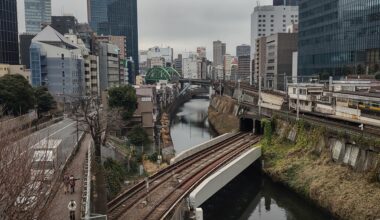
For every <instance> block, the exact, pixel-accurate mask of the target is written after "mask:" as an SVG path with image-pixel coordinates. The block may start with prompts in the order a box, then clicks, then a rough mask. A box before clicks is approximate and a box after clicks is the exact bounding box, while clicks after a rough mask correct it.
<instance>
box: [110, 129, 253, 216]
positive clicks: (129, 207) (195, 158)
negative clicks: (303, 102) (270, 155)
mask: <svg viewBox="0 0 380 220" xmlns="http://www.w3.org/2000/svg"><path fill="white" fill-rule="evenodd" d="M255 142H257V138H254V137H252V136H250V135H249V134H244V133H238V134H236V135H235V136H233V137H231V138H229V139H227V140H226V141H224V142H222V143H218V144H216V145H214V146H213V147H212V148H208V149H205V150H203V151H200V152H198V153H196V154H194V155H192V156H190V157H188V158H186V159H184V160H182V161H179V162H177V163H175V164H173V165H171V166H169V167H167V168H165V169H163V170H161V171H160V172H158V173H156V174H154V175H153V176H151V177H150V178H149V183H150V187H149V189H150V192H149V193H147V192H146V188H145V187H146V186H145V182H140V183H138V184H137V185H135V186H134V187H132V188H131V189H129V190H127V191H125V192H124V193H122V194H121V195H119V196H118V197H116V198H115V199H114V200H112V201H111V202H109V203H108V213H109V214H108V217H109V218H110V219H136V220H137V219H160V218H159V217H157V215H158V213H161V214H163V213H165V211H166V210H165V208H163V207H162V206H160V204H164V207H166V206H168V204H167V201H169V200H167V199H166V197H168V196H171V198H172V199H173V196H175V195H176V198H178V197H180V196H181V195H184V194H183V193H184V191H185V190H184V189H186V188H189V185H188V183H192V182H193V180H194V178H196V177H198V176H197V174H198V175H199V173H201V172H202V170H203V171H204V170H207V171H208V172H210V170H209V169H210V167H213V168H215V169H217V168H216V167H217V166H216V165H215V164H216V163H217V162H219V164H222V163H221V161H220V160H222V159H224V160H226V157H227V155H229V156H230V157H232V156H231V155H235V156H236V154H238V151H239V150H241V149H242V148H244V150H245V149H247V148H248V147H250V146H252V144H253V143H255ZM210 164H214V165H212V166H209V165H210ZM198 179H199V178H198ZM177 180H179V181H177ZM189 181H190V182H189ZM185 183H186V184H185ZM192 185H194V184H192ZM183 187H185V188H183ZM178 193H179V194H178ZM148 198H149V199H148ZM147 199H148V201H149V202H148V203H147V204H146V205H144V204H143V203H142V201H146V200H147ZM164 201H165V203H164ZM170 201H172V200H170ZM177 201H178V200H177ZM168 207H169V206H168ZM170 207H172V206H170ZM166 208H167V207H166Z"/></svg>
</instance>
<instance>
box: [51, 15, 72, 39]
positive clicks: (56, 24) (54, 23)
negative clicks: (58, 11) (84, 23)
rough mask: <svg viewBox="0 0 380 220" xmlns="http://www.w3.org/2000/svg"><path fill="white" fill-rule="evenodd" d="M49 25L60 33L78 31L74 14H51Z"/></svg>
mask: <svg viewBox="0 0 380 220" xmlns="http://www.w3.org/2000/svg"><path fill="white" fill-rule="evenodd" d="M50 26H51V27H52V28H54V30H56V31H58V32H59V33H61V34H62V35H65V34H72V33H77V32H78V31H77V27H78V20H77V19H76V18H75V17H74V16H51V25H50Z"/></svg>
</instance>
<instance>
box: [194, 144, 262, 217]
mask: <svg viewBox="0 0 380 220" xmlns="http://www.w3.org/2000/svg"><path fill="white" fill-rule="evenodd" d="M260 157H261V147H255V148H252V149H251V150H249V151H247V152H245V153H244V154H242V155H241V156H239V157H238V158H236V159H235V160H233V161H232V162H230V163H229V164H228V165H226V166H224V167H223V168H221V169H219V170H218V171H217V172H215V173H214V174H212V175H211V176H209V177H208V178H207V179H206V180H204V181H203V182H202V183H201V184H200V185H199V186H198V187H197V188H195V189H194V190H193V191H192V192H191V193H190V196H189V199H190V206H191V207H193V208H194V209H196V208H198V207H199V206H200V205H202V204H203V203H204V202H205V201H206V200H207V199H209V198H210V197H211V196H212V195H214V194H215V193H216V192H218V191H219V190H220V189H221V188H223V187H224V186H225V185H226V184H228V183H229V182H230V181H231V180H233V179H234V178H235V177H236V176H237V175H239V174H240V173H241V172H243V171H244V170H245V169H246V168H247V167H249V166H250V165H251V164H252V163H254V162H255V161H256V160H258V159H259V158H260ZM200 213H201V212H199V209H198V211H197V215H196V216H197V219H202V218H201V216H200Z"/></svg>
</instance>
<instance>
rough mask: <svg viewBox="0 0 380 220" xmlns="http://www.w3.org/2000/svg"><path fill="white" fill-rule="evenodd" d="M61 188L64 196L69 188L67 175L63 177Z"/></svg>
mask: <svg viewBox="0 0 380 220" xmlns="http://www.w3.org/2000/svg"><path fill="white" fill-rule="evenodd" d="M63 187H64V191H65V194H66V193H68V192H69V187H70V177H69V175H68V174H67V173H65V175H64V176H63Z"/></svg>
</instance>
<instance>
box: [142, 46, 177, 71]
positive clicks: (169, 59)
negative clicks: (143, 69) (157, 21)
mask: <svg viewBox="0 0 380 220" xmlns="http://www.w3.org/2000/svg"><path fill="white" fill-rule="evenodd" d="M173 54H174V53H173V48H171V47H152V48H149V49H148V51H147V59H153V58H163V60H164V66H171V65H172V64H173Z"/></svg>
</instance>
